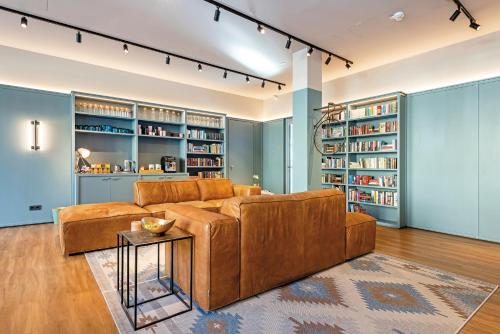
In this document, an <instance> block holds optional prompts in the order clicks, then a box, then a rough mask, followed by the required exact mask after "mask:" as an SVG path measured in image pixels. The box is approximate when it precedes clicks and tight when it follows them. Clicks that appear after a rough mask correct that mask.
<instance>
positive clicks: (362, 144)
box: [349, 139, 397, 152]
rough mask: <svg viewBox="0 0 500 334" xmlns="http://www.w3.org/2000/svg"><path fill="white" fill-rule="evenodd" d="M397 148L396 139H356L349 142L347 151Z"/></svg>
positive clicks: (391, 149)
mask: <svg viewBox="0 0 500 334" xmlns="http://www.w3.org/2000/svg"><path fill="white" fill-rule="evenodd" d="M396 149H397V139H393V140H392V141H391V142H387V141H384V140H370V141H357V142H351V143H349V152H383V151H395V150H396Z"/></svg>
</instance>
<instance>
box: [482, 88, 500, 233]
mask: <svg viewBox="0 0 500 334" xmlns="http://www.w3.org/2000/svg"><path fill="white" fill-rule="evenodd" d="M499 124H500V80H498V79H497V80H490V81H486V82H482V83H480V84H479V143H480V145H479V238H480V239H484V240H490V241H496V242H500V205H499V203H498V194H499V192H500V184H499V182H498V175H499V172H500V129H499Z"/></svg>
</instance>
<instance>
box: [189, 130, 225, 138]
mask: <svg viewBox="0 0 500 334" xmlns="http://www.w3.org/2000/svg"><path fill="white" fill-rule="evenodd" d="M187 138H189V139H208V140H224V133H222V132H212V131H206V130H201V129H188V130H187Z"/></svg>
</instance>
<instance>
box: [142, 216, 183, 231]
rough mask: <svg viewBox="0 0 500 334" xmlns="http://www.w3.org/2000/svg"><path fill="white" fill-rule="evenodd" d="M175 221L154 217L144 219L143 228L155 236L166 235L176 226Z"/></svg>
mask: <svg viewBox="0 0 500 334" xmlns="http://www.w3.org/2000/svg"><path fill="white" fill-rule="evenodd" d="M174 223H175V219H169V220H166V219H160V218H154V217H144V218H142V219H141V225H142V228H143V229H145V230H147V231H149V232H151V233H153V234H154V235H164V234H165V232H167V231H168V230H170V229H171V228H172V226H174Z"/></svg>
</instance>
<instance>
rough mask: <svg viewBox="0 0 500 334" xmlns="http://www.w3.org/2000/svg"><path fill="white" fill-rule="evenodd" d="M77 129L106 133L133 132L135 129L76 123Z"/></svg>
mask: <svg viewBox="0 0 500 334" xmlns="http://www.w3.org/2000/svg"><path fill="white" fill-rule="evenodd" d="M75 129H76V130H83V131H92V132H105V133H126V134H133V133H134V131H132V130H130V129H124V128H117V127H115V126H112V125H75Z"/></svg>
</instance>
